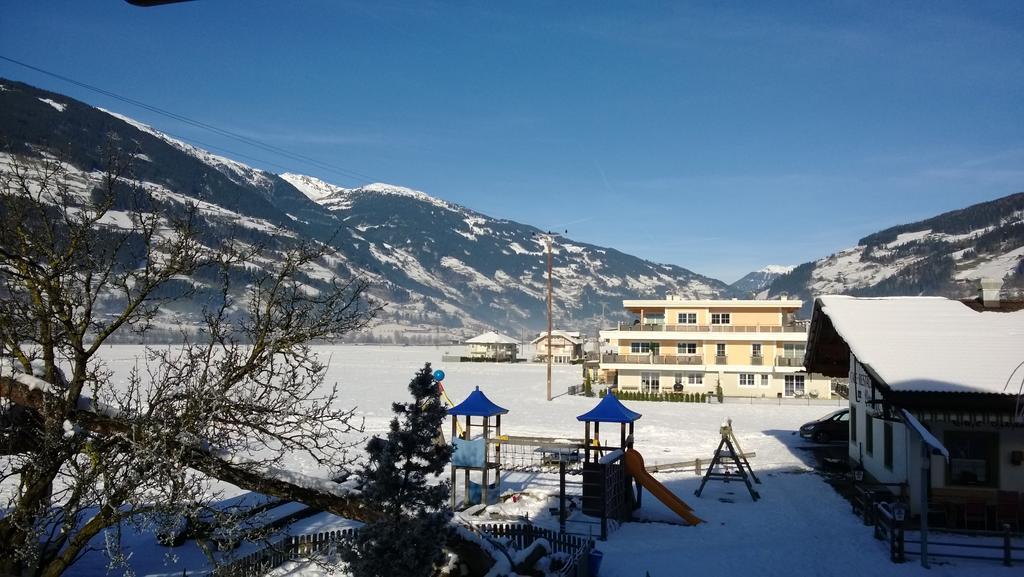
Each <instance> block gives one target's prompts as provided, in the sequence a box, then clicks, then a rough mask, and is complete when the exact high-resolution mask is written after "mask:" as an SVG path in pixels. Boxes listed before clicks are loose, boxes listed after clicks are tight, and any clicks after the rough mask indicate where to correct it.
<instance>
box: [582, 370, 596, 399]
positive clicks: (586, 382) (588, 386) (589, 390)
mask: <svg viewBox="0 0 1024 577" xmlns="http://www.w3.org/2000/svg"><path fill="white" fill-rule="evenodd" d="M583 395H584V396H587V397H593V396H594V389H593V383H591V382H590V371H588V370H584V371H583Z"/></svg>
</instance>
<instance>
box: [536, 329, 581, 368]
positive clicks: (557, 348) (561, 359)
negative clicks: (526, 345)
mask: <svg viewBox="0 0 1024 577" xmlns="http://www.w3.org/2000/svg"><path fill="white" fill-rule="evenodd" d="M531 343H532V344H533V345H536V351H537V352H536V355H535V357H536V360H537V361H547V359H548V355H549V354H550V355H551V362H553V363H571V362H575V361H578V360H580V359H582V358H583V337H582V336H581V335H580V333H579V331H562V330H558V329H555V330H553V331H551V338H550V339H548V333H547V331H544V332H542V333H540V335H539V336H538V337H537V338H535V339H533V340H532V341H531Z"/></svg>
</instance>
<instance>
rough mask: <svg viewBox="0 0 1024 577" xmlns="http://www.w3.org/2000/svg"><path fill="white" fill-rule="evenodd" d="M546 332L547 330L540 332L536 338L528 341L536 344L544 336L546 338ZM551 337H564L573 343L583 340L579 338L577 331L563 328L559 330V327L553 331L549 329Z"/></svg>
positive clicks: (576, 343)
mask: <svg viewBox="0 0 1024 577" xmlns="http://www.w3.org/2000/svg"><path fill="white" fill-rule="evenodd" d="M547 334H548V332H547V331H544V332H542V333H540V335H539V336H538V337H537V338H535V339H533V340H532V341H530V342H531V343H533V344H537V343H539V342H540V341H542V340H544V339H545V338H547ZM551 337H552V338H554V337H562V338H564V339H565V340H567V341H569V342H571V343H572V344H574V345H578V344H580V343H582V342H583V339H581V338H580V333H579V331H563V330H559V329H554V330H553V331H551Z"/></svg>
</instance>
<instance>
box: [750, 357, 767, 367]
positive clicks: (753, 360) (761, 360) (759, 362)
mask: <svg viewBox="0 0 1024 577" xmlns="http://www.w3.org/2000/svg"><path fill="white" fill-rule="evenodd" d="M750 364H752V365H763V364H764V357H762V356H761V355H751V356H750Z"/></svg>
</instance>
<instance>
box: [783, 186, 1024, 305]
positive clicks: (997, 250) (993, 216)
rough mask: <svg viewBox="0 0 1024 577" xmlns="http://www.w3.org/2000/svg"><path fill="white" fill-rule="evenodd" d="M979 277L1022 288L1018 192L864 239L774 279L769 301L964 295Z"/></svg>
mask: <svg viewBox="0 0 1024 577" xmlns="http://www.w3.org/2000/svg"><path fill="white" fill-rule="evenodd" d="M981 278H997V279H1003V281H1004V288H1005V289H1006V290H1007V291H1010V292H1016V291H1019V290H1021V289H1024V193H1017V194H1012V195H1010V196H1005V197H1003V198H999V199H996V200H993V201H989V202H983V203H980V204H975V205H972V206H969V207H967V208H964V209H961V210H955V211H951V212H947V213H944V214H940V215H939V216H936V217H933V218H929V219H927V220H922V221H920V222H915V223H911V224H905V225H900V226H895V227H892V228H888V229H886V230H883V231H881V232H877V233H875V234H872V235H869V236H866V237H864V238H862V239H860V241H859V242H858V243H857V246H853V247H850V248H848V249H845V250H842V251H839V252H837V253H835V254H831V255H829V256H827V257H825V258H821V259H818V260H816V261H813V262H808V263H804V264H801V265H799V266H797V267H796V268H794V269H793V270H792V271H790V272H789V273H787V274H785V275H782V276H780V277H779V278H777V279H776V280H775V281H774V282H773V283H772V284H771V287H770V289H769V295H770V296H775V295H779V294H781V293H788V294H790V295H799V296H801V297H802V298H805V299H809V298H810V297H812V296H815V295H821V294H851V295H861V296H893V295H942V296H951V297H966V296H972V295H975V294H976V293H977V289H978V280H979V279H981Z"/></svg>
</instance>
